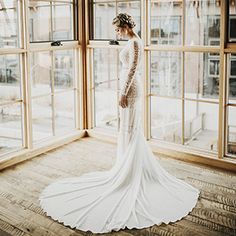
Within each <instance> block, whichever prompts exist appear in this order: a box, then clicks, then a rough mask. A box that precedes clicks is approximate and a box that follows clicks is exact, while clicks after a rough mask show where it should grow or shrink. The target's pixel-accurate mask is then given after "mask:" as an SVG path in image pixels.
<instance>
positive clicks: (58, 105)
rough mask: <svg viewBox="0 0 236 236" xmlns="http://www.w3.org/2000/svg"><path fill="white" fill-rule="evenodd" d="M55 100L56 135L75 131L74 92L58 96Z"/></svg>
mask: <svg viewBox="0 0 236 236" xmlns="http://www.w3.org/2000/svg"><path fill="white" fill-rule="evenodd" d="M54 98H55V101H54V102H55V131H56V135H61V134H65V133H69V132H71V131H72V130H73V129H75V96H74V91H70V92H65V93H59V94H56V95H55V96H54Z"/></svg>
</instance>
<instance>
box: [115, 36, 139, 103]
mask: <svg viewBox="0 0 236 236" xmlns="http://www.w3.org/2000/svg"><path fill="white" fill-rule="evenodd" d="M142 52H143V46H142V43H141V40H140V39H138V38H132V39H130V40H129V41H128V43H127V44H126V46H125V47H124V48H123V49H122V50H121V51H120V54H119V58H120V61H121V62H122V70H121V76H120V78H121V80H120V82H121V89H120V91H121V92H120V94H121V95H127V98H128V100H129V101H130V103H129V104H130V105H132V104H133V103H134V102H135V100H136V99H137V97H140V96H141V94H142V86H141V82H142V81H141V75H142V70H141V61H142Z"/></svg>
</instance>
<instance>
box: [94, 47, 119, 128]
mask: <svg viewBox="0 0 236 236" xmlns="http://www.w3.org/2000/svg"><path fill="white" fill-rule="evenodd" d="M117 57H118V54H117V51H116V50H111V49H94V83H95V85H94V86H95V101H94V102H95V123H96V126H97V127H109V128H116V127H117V109H118V107H117V106H118V105H117V104H118V101H117V78H118V72H117V71H118V67H117V66H118V61H117V60H116V59H117Z"/></svg>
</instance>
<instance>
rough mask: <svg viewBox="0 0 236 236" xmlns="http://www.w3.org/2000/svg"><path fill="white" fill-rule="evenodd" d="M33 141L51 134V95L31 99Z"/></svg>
mask: <svg viewBox="0 0 236 236" xmlns="http://www.w3.org/2000/svg"><path fill="white" fill-rule="evenodd" d="M32 124H33V141H34V142H36V141H39V140H42V139H44V138H48V137H49V136H52V135H53V134H52V99H51V96H45V97H41V98H35V99H33V100H32Z"/></svg>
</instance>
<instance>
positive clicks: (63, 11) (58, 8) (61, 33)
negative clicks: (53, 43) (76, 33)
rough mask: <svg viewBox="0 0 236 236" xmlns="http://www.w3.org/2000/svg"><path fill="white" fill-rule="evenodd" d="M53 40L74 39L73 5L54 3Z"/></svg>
mask: <svg viewBox="0 0 236 236" xmlns="http://www.w3.org/2000/svg"><path fill="white" fill-rule="evenodd" d="M52 14H53V35H52V38H53V40H71V39H73V17H72V16H73V5H72V4H66V3H54V4H53V11H52Z"/></svg>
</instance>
